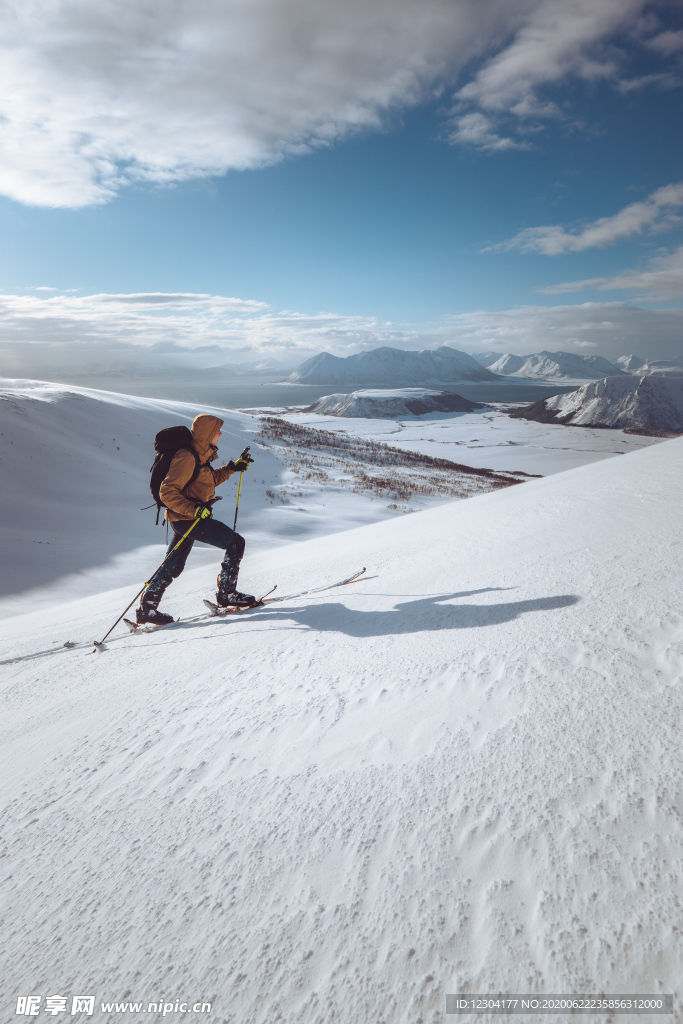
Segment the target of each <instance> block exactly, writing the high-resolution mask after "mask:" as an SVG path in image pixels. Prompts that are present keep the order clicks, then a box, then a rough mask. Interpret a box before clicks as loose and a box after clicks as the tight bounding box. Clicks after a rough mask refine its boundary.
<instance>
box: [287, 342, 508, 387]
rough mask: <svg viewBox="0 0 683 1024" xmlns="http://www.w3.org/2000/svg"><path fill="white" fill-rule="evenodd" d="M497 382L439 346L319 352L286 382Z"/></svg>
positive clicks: (456, 353) (476, 365)
mask: <svg viewBox="0 0 683 1024" xmlns="http://www.w3.org/2000/svg"><path fill="white" fill-rule="evenodd" d="M497 379H498V378H497V377H496V376H495V375H494V374H492V373H490V372H489V371H488V370H487V369H486V368H485V367H483V366H482V365H481V364H480V363H478V362H477V361H476V359H473V358H472V356H470V355H468V354H467V352H460V351H458V349H455V348H450V347H449V346H448V345H442V346H441V347H440V348H437V349H434V350H429V349H427V350H425V351H424V352H406V351H404V350H403V349H398V348H388V347H387V346H385V347H383V348H376V349H373V350H372V351H371V352H360V353H358V354H357V355H353V356H346V357H344V358H342V357H340V356H333V355H330V354H329V352H319V353H318V355H317V356H313V357H312V358H311V359H307V360H306V361H305V362H304V363H302V364H301V366H299V367H298V369H296V370H294V372H293V373H291V374H290V375H289V376H288V377H287V378H286V381H287V383H290V384H435V383H439V382H443V383H447V382H450V383H453V382H457V381H477V380H490V381H493V380H497Z"/></svg>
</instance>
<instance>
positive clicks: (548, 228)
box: [482, 181, 683, 256]
mask: <svg viewBox="0 0 683 1024" xmlns="http://www.w3.org/2000/svg"><path fill="white" fill-rule="evenodd" d="M681 207H683V182H681V181H679V182H677V183H676V184H673V185H664V186H663V188H658V189H657V190H656V191H655V192H653V193H652V194H651V195H649V196H648V197H647V198H646V199H643V200H642V201H641V202H638V203H630V204H629V205H628V206H625V207H624V208H623V209H622V210H620V211H619V212H618V213H615V214H614V215H613V216H612V217H600V218H599V220H596V221H593V223H592V224H587V225H586V226H585V227H583V228H581V229H580V230H579V231H575V232H570V231H566V230H565V228H564V227H562V225H561V224H547V225H545V226H543V227H538V228H525V229H524V230H523V231H520V232H519V234H517V235H515V236H514V238H509V239H508V240H507V241H505V242H499V243H498V244H497V245H492V246H489V247H488V248H486V249H482V252H510V251H511V250H513V249H517V250H519V251H520V252H539V253H542V254H543V255H544V256H559V255H560V254H562V253H566V252H583V251H584V250H585V249H593V248H596V247H601V246H605V245H610V244H612V243H613V242H617V241H618V240H619V239H621V238H629V237H631V236H632V235H636V234H637V235H642V234H644V233H646V232H648V233H652V234H655V233H660V232H662V231H668V230H670V229H671V228H673V227H676V226H678V225H679V224H681V223H682V222H683V217H681V216H680V215H679V214H678V213H677V211H678V210H680V209H681Z"/></svg>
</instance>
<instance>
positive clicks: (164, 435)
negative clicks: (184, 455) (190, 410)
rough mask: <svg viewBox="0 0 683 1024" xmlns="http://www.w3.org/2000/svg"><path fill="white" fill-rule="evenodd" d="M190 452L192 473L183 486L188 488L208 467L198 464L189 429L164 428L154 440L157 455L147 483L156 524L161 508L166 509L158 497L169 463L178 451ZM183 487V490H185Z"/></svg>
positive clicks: (202, 463) (203, 463) (205, 464)
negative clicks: (154, 508) (192, 461)
mask: <svg viewBox="0 0 683 1024" xmlns="http://www.w3.org/2000/svg"><path fill="white" fill-rule="evenodd" d="M181 449H182V450H183V451H188V452H191V453H192V455H194V472H193V473H192V476H191V477H190V479H189V480H188V481H187V483H186V484H185V487H189V486H190V484H193V483H194V482H195V480H196V479H197V477H198V475H199V470H200V469H201V468H202V467H203V466H208V465H209V463H208V462H200V461H199V456H198V455H197V453H196V451H195V450H194V445H193V443H192V434H191V433H190V429H189V427H166V429H165V430H160V431H159V433H158V434H157V436H156V437H155V438H154V451H155V452H156V453H157V457H156V458H155V460H154V465H153V466H152V469H151V470H150V472H151V474H152V475H151V477H150V481H149V489H150V491H151V492H152V497H153V498H154V500H155V502H156V506H157V524H158V523H159V513H160V512H161V510H162V508H166V505H164V503H163V501H162V500H161V498H160V497H159V488H160V487H161V485H162V483H163V482H164V480H165V478H166V474H167V473H168V471H169V469H170V468H171V462H172V461H173V456H174V455H175V454H176V452H179V451H180V450H181ZM185 487H183V490H185Z"/></svg>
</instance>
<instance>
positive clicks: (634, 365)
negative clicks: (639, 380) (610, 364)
mask: <svg viewBox="0 0 683 1024" xmlns="http://www.w3.org/2000/svg"><path fill="white" fill-rule="evenodd" d="M616 365H617V366H618V367H620V369H622V370H626V371H627V372H628V373H633V372H635V371H636V370H639V369H640V367H641V366H645V360H644V359H641V357H640V356H634V355H633V353H631V355H628V356H619V358H618V359H617V360H616Z"/></svg>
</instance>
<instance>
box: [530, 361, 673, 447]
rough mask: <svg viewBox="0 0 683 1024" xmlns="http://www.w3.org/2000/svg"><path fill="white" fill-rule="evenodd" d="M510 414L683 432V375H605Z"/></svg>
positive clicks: (586, 424)
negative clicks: (591, 382) (563, 393)
mask: <svg viewBox="0 0 683 1024" xmlns="http://www.w3.org/2000/svg"><path fill="white" fill-rule="evenodd" d="M512 415H513V416H519V417H523V418H525V419H532V420H533V419H535V420H540V421H541V422H546V423H547V422H556V423H571V424H573V425H574V426H583V427H620V428H621V429H624V430H630V431H635V432H636V433H641V434H655V435H656V434H658V433H681V432H683V376H676V375H672V376H669V377H666V376H662V377H659V376H654V375H652V376H645V377H605V378H604V379H603V380H599V381H596V382H595V383H594V384H584V386H583V387H581V388H579V389H578V390H577V391H571V392H569V394H566V395H555V396H554V397H552V398H544V399H543V400H542V401H540V402H535V403H534V404H533V405H531V406H528V407H527V408H526V409H518V410H517V411H516V412H513V413H512Z"/></svg>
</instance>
